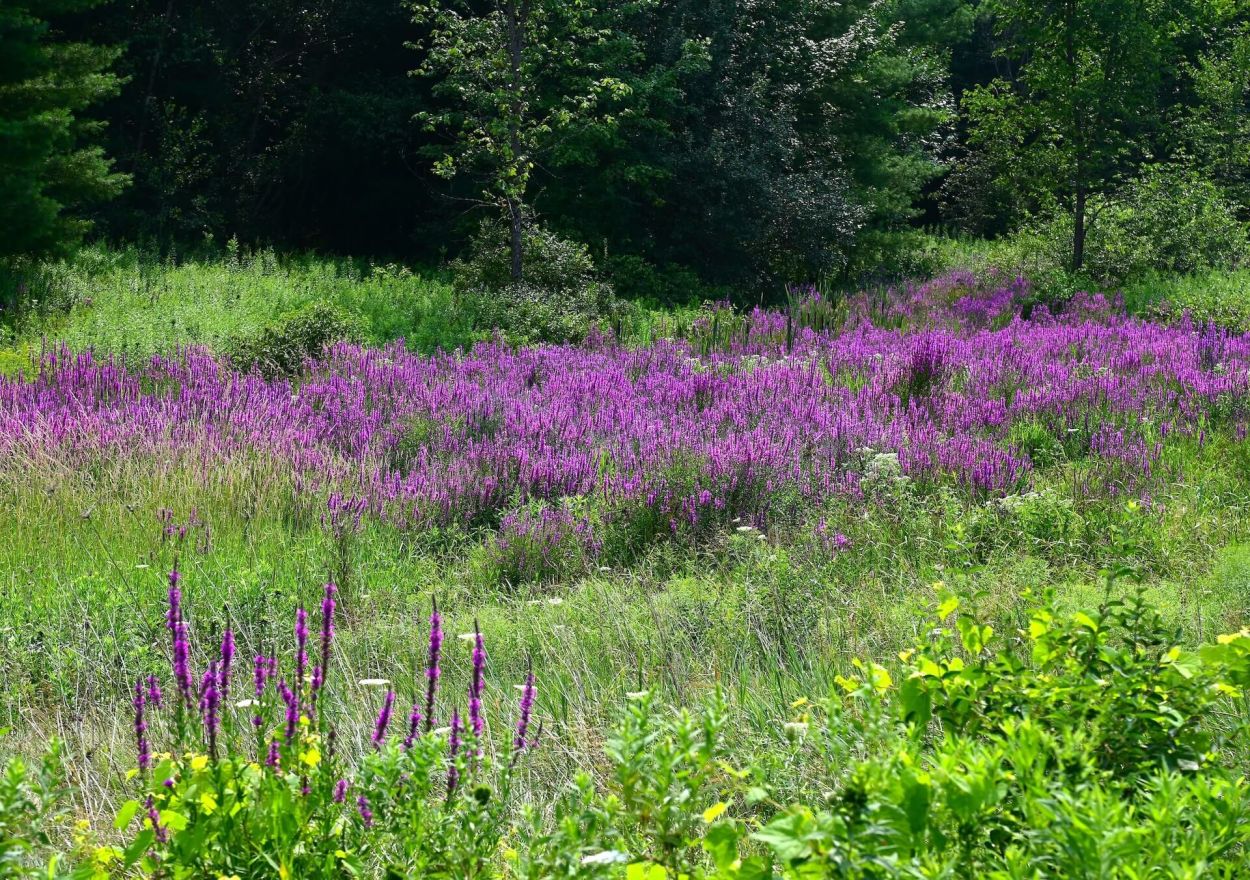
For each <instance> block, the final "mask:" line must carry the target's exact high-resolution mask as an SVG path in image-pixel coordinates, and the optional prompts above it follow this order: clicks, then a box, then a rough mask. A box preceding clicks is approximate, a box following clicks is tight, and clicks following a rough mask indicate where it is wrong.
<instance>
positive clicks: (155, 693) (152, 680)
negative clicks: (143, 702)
mask: <svg viewBox="0 0 1250 880" xmlns="http://www.w3.org/2000/svg"><path fill="white" fill-rule="evenodd" d="M162 699H163V697H162V695H161V684H160V682H159V681H157V679H156V676H155V675H149V676H148V695H147V701H148V705H149V706H155V707H156V708H158V709H159V708H160V707H161V700H162Z"/></svg>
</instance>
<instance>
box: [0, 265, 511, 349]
mask: <svg viewBox="0 0 1250 880" xmlns="http://www.w3.org/2000/svg"><path fill="white" fill-rule="evenodd" d="M5 294H7V296H6V295H5ZM6 299H7V300H8V301H9V302H10V303H12V304H13V305H10V308H9V313H10V314H9V316H8V318H7V323H6V324H4V325H2V326H3V330H2V331H0V343H3V342H5V341H7V342H8V347H9V352H10V355H9V361H10V363H9V364H8V366H10V367H11V366H12V361H14V360H15V359H17V360H20V361H24V360H25V356H26V355H28V353H29V351H30V350H31V349H33V348H37V347H38V345H39V343H40V341H41V340H42V339H43V338H47V339H51V340H56V341H58V342H65V343H66V344H68V345H70V346H71V347H73V348H76V349H82V348H87V347H92V348H95V349H97V350H100V351H109V352H114V353H118V354H124V355H127V356H132V357H147V356H149V355H152V354H156V353H162V352H169V351H172V350H173V349H174V348H175V347H177V346H185V345H202V346H207V347H209V348H211V349H214V350H221V349H224V348H227V347H229V346H230V345H232V344H234V343H237V342H239V341H242V340H246V339H250V338H253V337H255V336H257V335H259V334H260V333H262V332H263V331H264V330H265V329H266V328H268V327H270V326H272V325H274V324H275V323H277V322H279V321H280V320H281V319H282V318H283V317H284V316H287V315H290V314H291V313H293V312H296V311H298V310H300V309H301V308H303V307H305V306H308V305H310V304H313V303H328V304H331V305H334V306H337V307H338V308H339V309H341V310H342V311H343V312H345V313H347V314H348V315H350V316H352V317H354V318H356V319H358V323H360V324H361V325H362V326H363V328H364V330H365V340H364V341H366V342H369V343H373V344H380V343H383V342H389V341H391V340H394V339H401V338H402V339H404V340H405V341H406V342H407V344H408V345H409V346H410V347H411V348H413V349H415V350H419V351H433V350H435V349H438V348H444V349H452V348H455V347H457V346H461V345H468V344H471V343H472V342H473V341H475V340H477V339H481V338H484V337H485V336H486V335H487V334H486V333H485V332H482V331H480V330H474V328H473V321H472V316H471V315H469V314H467V313H466V312H464V311H463V310H462V309H461V308H460V307H459V304H458V303H457V302H456V299H455V297H454V295H453V292H452V289H451V286H450V284H449V283H447V282H446V281H445V280H444V279H443V278H442V277H441V276H439V275H438V274H437V273H435V272H429V271H413V270H411V269H408V268H405V267H401V266H395V265H386V266H377V265H370V264H363V263H360V262H357V261H352V260H336V259H330V258H325V257H317V256H312V255H304V256H279V255H277V254H275V253H274V252H273V251H271V250H259V251H255V252H246V251H241V250H239V249H237V248H229V249H227V250H226V251H225V252H223V253H222V254H220V255H218V256H215V257H212V258H198V259H193V260H185V261H184V260H180V259H178V258H176V257H166V258H163V259H161V258H158V257H155V256H153V255H151V254H147V253H145V252H144V251H141V250H139V249H137V248H134V247H130V248H125V249H121V250H114V249H109V248H106V247H92V248H88V249H87V250H84V251H82V252H80V253H79V254H78V255H76V256H75V257H73V258H71V259H68V260H64V261H59V262H52V263H44V264H40V265H37V266H34V267H29V268H27V269H25V270H22V271H12V270H11V271H10V272H9V273H7V277H6V278H4V279H3V281H0V302H3V301H4V300H6ZM6 337H7V339H6Z"/></svg>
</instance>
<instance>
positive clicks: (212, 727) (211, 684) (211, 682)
mask: <svg viewBox="0 0 1250 880" xmlns="http://www.w3.org/2000/svg"><path fill="white" fill-rule="evenodd" d="M217 675H218V671H217V661H216V660H214V661H212V662H211V663H209V664H208V669H207V670H205V672H204V679H203V681H201V683H200V714H201V715H202V716H203V718H204V730H205V731H206V732H207V733H208V753H209V755H210V756H211V757H213V758H214V759H215V758H216V757H217V732H218V729H219V727H220V723H221V719H220V716H219V714H218V710H219V709H220V707H221V694H220V693H219V692H218V690H217V681H218V679H217Z"/></svg>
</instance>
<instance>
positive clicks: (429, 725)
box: [425, 599, 443, 733]
mask: <svg viewBox="0 0 1250 880" xmlns="http://www.w3.org/2000/svg"><path fill="white" fill-rule="evenodd" d="M432 602H433V605H434V610H433V611H432V612H431V613H430V653H429V662H428V665H427V666H426V669H425V732H426V733H429V732H430V730H431V729H433V727H434V697H435V695H436V694H437V693H438V679H439V676H440V675H442V670H441V669H440V668H439V654H440V653H441V652H442V649H443V618H442V615H440V614H439V613H438V600H437V599H433V600H432Z"/></svg>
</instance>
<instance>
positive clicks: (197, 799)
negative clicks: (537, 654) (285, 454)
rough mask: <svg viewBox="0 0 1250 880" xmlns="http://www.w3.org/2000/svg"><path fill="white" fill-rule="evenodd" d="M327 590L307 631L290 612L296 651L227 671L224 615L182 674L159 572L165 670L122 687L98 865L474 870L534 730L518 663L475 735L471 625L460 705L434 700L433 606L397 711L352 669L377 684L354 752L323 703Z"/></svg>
mask: <svg viewBox="0 0 1250 880" xmlns="http://www.w3.org/2000/svg"><path fill="white" fill-rule="evenodd" d="M337 595H338V594H337V589H336V587H335V585H334V584H327V585H326V588H325V593H324V598H323V600H322V603H321V620H320V629H319V631H318V632H310V630H309V625H308V617H307V615H306V613H305V612H304V609H303V608H300V609H299V610H298V611H297V614H296V621H295V651H294V655H293V656H292V657H290V658H288V659H287V660H286V661H285V662H280V661H279V659H278V658H277V657H272V656H264V655H257V656H256V657H255V658H254V659H253V661H252V663H251V664H250V668H240V667H241V666H242V665H243V664H240V663H239V658H238V657H237V656H236V647H235V641H234V635H233V632H232V630H231V629H230V628H229V627H227V628H226V630H225V632H224V635H223V637H222V641H221V648H220V652H219V653H217V654H215V655H214V657H213V659H212V660H210V661H209V663H208V665H207V668H206V669H205V670H204V671H203V673H202V674H200V675H197V674H196V673H195V671H194V670H193V669H192V668H191V663H192V660H191V656H192V646H191V644H190V641H189V629H188V624H187V622H186V619H185V616H184V612H183V610H182V592H181V587H180V574H179V572H178V570H177V568H175V569H174V570H173V571H172V572H171V574H170V588H169V606H168V613H167V615H166V629H167V634H168V637H169V642H170V650H171V657H172V683H167V684H166V685H165V687H162V686H161V681H160V680H159V678H158V677H157V676H151V675H150V676H147V677H145V678H142V679H140V680H138V681H136V682H135V684H134V689H133V699H132V708H133V729H134V737H135V744H136V748H137V754H138V761H137V768H136V770H135V771H134V772H133V773H132V774H131V775H130V778H131V779H132V780H133V782H134V785H135V786H136V789H137V796H136V797H135V798H133V799H131V800H129V801H127V802H126V803H125V804H123V805H122V807H121V808H120V810H119V811H118V814H117V818H116V821H115V823H114V825H115V828H116V829H117V830H118V831H119V832H122V833H123V835H124V836H125V842H124V843H123V844H120V845H116V846H106V847H101V848H99V849H97V851H96V853H95V856H94V860H95V862H96V863H97V864H98V865H103V866H105V867H106V868H108V870H107V871H105V872H104V873H103V874H102V875H101V876H117V875H127V874H130V873H136V874H138V875H142V876H160V877H231V876H248V877H256V876H275V877H281V878H293V877H300V878H304V877H308V878H316V877H327V878H328V877H342V876H345V875H356V874H358V873H361V872H362V871H365V870H366V869H367V866H371V867H369V868H368V870H371V871H372V870H378V869H381V870H383V871H384V872H386V874H387V876H397V877H399V876H403V877H407V876H445V877H475V876H486V873H485V872H486V870H487V866H488V865H489V863H490V862H491V860H492V859H493V858H494V857H495V854H496V853H495V850H496V843H497V840H498V838H499V835H500V834H501V829H502V821H503V817H504V816H505V815H506V809H508V807H509V804H510V794H509V792H510V782H511V776H512V774H513V772H514V771H515V769H516V768H517V766H518V763H519V762H520V760H521V759H522V758H523V757H524V756H525V753H526V752H528V751H529V750H531V749H532V748H534V747H535V746H536V745H537V744H538V742H539V740H540V738H541V734H542V725H541V724H540V723H537V722H536V721H535V719H534V701H535V694H536V686H535V676H534V674H533V672H532V670H531V672H530V673H529V675H528V676H527V678H526V680H525V682H524V684H523V685H522V686H521V694H520V709H519V713H518V716H517V719H516V723H515V726H514V729H513V731H512V732H511V734H510V735H508V736H505V737H503V738H502V741H503V742H504V743H506V745H505V746H504V747H503V748H502V749H499V750H493V749H491V748H489V747H488V743H489V741H488V739H487V736H486V732H487V731H486V725H487V720H486V717H485V707H484V704H483V695H484V690H483V689H484V686H485V680H484V676H485V670H486V649H485V644H484V640H483V638H482V636H481V634H480V632H475V633H474V634H472V635H471V636H470V637H471V638H472V639H473V642H474V644H473V653H472V669H471V672H470V679H469V691H468V695H467V699H466V701H465V702H464V704H463V705H464V707H465V708H464V711H462V710H461V709H460V708H459V707H456V708H454V709H453V710H452V711H451V713H450V715H449V716H448V715H447V713H446V710H444V709H443V708H441V706H440V705H439V700H438V697H439V681H440V678H441V676H442V666H443V664H444V651H443V641H444V632H443V628H442V617H441V615H440V613H439V611H438V608H437V606H435V609H434V612H433V613H432V614H431V616H430V622H429V623H430V629H429V639H428V660H427V667H426V671H425V681H426V687H425V690H424V692H423V693H420V692H419V693H417V694H415V695H414V697H413V701H412V708H411V710H409V711H407V712H401V713H399V714H398V715H397V714H396V706H395V702H396V693H395V690H394V689H393V688H392V687H391V684H390V682H389V681H388V680H384V679H378V680H369V681H366V682H362V683H363V684H371V685H376V686H377V687H378V688H379V690H380V691H382V692H383V693H384V696H383V697H382V703H381V708H380V710H379V712H378V714H377V717H376V720H375V721H374V723H373V725H372V728H371V734H370V739H369V747H368V750H367V751H366V753H365V755H364V756H363V757H361V758H360V759H359V760H357V761H355V762H354V765H353V764H352V763H351V762H349V756H348V755H347V754H345V751H346V750H345V749H344V747H343V745H342V744H341V743H340V742H339V736H338V722H337V721H336V720H335V719H334V718H333V717H332V715H333V709H332V708H331V705H330V703H329V695H330V689H329V683H330V680H331V679H330V673H331V671H332V670H334V669H336V668H337V665H338V664H337V661H335V660H334V659H333V657H334V642H335V635H336V631H335V626H336V623H335V621H336V607H337ZM245 681H246V682H247V685H246V686H245V685H244V684H243V682H245ZM244 694H246V697H245V698H243V699H238V698H239V697H240V696H242V695H244ZM154 716H161V717H162V720H163V722H164V723H163V725H162V726H163V728H164V729H165V730H166V731H167V732H168V734H169V736H170V737H171V739H172V741H171V744H170V747H169V748H168V750H162V749H159V748H157V747H154V745H153V742H152V739H151V736H152V733H151V731H152V730H153V729H154V728H153V719H154ZM349 722H350V719H349ZM91 876H95V875H91Z"/></svg>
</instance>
